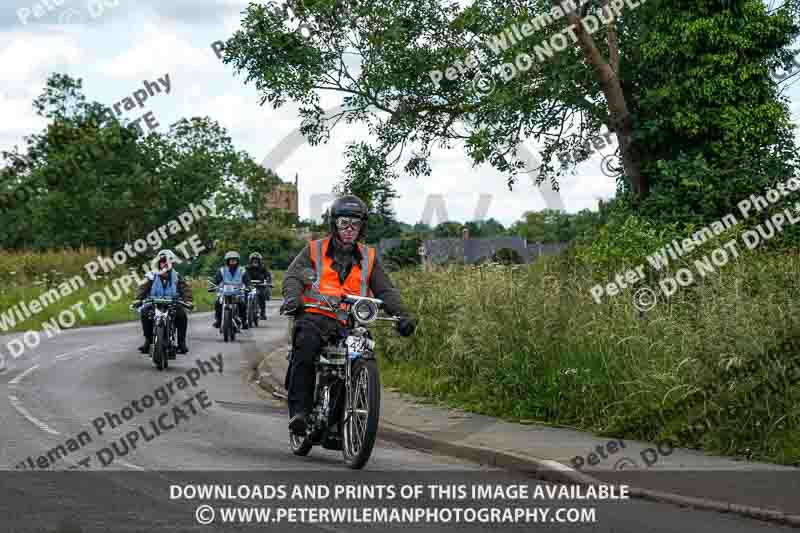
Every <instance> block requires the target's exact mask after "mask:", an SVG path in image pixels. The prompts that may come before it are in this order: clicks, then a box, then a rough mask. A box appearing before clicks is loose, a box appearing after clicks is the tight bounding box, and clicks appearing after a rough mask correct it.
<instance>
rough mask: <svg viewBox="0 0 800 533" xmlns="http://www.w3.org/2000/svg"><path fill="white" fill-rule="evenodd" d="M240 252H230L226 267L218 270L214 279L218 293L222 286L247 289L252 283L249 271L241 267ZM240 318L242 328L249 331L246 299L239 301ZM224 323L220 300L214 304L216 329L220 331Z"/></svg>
mask: <svg viewBox="0 0 800 533" xmlns="http://www.w3.org/2000/svg"><path fill="white" fill-rule="evenodd" d="M239 257H240V256H239V252H234V251H230V252H228V253H226V254H225V266H223V267H220V269H219V270H217V274H216V276H215V277H214V285H216V286H217V289H216V291H217V292H219V291H221V290H222V285H223V284H225V285H238V286H240V287H246V286H247V285H248V283H250V277H249V276H248V275H247V271H245V269H243V268H242V267H240V266H239ZM226 267H227V268H226ZM214 290H215V289H209V292H214ZM238 307H239V316H240V317H241V319H242V328H243V329H248V326H247V306H246V305H245V301H244V298H242V299H240V300H239V305H238ZM221 321H222V304H221V303H220V302H219V299H218V300H217V301H216V302H214V327H215V328H217V329H219V325H220V322H221Z"/></svg>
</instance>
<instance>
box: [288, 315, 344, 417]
mask: <svg viewBox="0 0 800 533" xmlns="http://www.w3.org/2000/svg"><path fill="white" fill-rule="evenodd" d="M339 328H340V324H339V323H338V322H337V321H336V320H335V319H333V318H329V317H327V316H323V315H320V314H314V313H303V314H301V315H300V316H299V317H298V318H297V319H296V321H295V329H294V341H293V349H292V360H291V361H290V363H289V371H288V373H287V376H286V389H287V391H288V393H289V394H288V396H289V416H290V417H292V416H294V415H296V414H298V413H304V414H308V413H309V412H310V411H311V408H312V407H313V404H314V383H315V381H316V376H315V373H314V358H315V356H316V355H317V354H318V353H319V351H320V348H322V346H323V343H326V342H328V341H329V340H331V339H332V338H335V337H336V336H337V335H339Z"/></svg>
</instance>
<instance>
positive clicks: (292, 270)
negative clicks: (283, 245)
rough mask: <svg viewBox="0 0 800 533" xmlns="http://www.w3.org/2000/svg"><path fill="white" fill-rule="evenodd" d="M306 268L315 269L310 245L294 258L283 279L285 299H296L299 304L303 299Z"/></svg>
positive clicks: (282, 290)
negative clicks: (304, 271) (312, 263)
mask: <svg viewBox="0 0 800 533" xmlns="http://www.w3.org/2000/svg"><path fill="white" fill-rule="evenodd" d="M306 268H313V267H312V265H311V252H310V251H309V248H308V245H306V247H305V248H303V249H302V250H301V251H300V253H299V254H297V256H296V257H295V258H294V261H292V264H291V265H289V269H288V270H287V271H286V276H285V277H284V279H283V287H282V289H281V292H282V293H283V299H284V300H285V299H287V298H295V299H296V300H297V301H298V302H299V301H300V300H302V297H303V288H304V284H303V270H305V269H306Z"/></svg>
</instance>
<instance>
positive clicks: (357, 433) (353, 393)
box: [342, 359, 381, 470]
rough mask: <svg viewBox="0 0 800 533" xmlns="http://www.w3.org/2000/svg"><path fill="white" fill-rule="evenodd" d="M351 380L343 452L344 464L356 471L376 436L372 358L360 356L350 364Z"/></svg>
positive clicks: (377, 403) (377, 387)
mask: <svg viewBox="0 0 800 533" xmlns="http://www.w3.org/2000/svg"><path fill="white" fill-rule="evenodd" d="M351 379H352V383H351V386H350V390H349V391H347V392H346V393H345V406H344V412H343V413H342V416H343V417H344V418H343V420H342V455H343V456H344V462H345V463H346V464H347V466H349V467H350V468H353V469H356V470H357V469H361V468H363V467H364V465H365V464H367V461H368V460H369V457H370V455H371V454H372V448H373V447H374V446H375V438H376V437H377V435H378V419H379V418H380V408H381V383H380V377H379V376H378V364H377V363H376V362H375V361H374V360H372V359H359V360H358V361H356V363H355V364H354V365H353V372H352V378H351Z"/></svg>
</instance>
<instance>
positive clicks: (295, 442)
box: [289, 430, 313, 457]
mask: <svg viewBox="0 0 800 533" xmlns="http://www.w3.org/2000/svg"><path fill="white" fill-rule="evenodd" d="M312 446H313V444H312V443H311V439H309V438H308V436H305V437H303V436H300V435H295V434H294V433H293V432H292V430H289V448H290V449H291V450H292V453H293V454H295V455H299V456H301V457H304V456H306V455H308V452H310V451H311V448H312Z"/></svg>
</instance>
